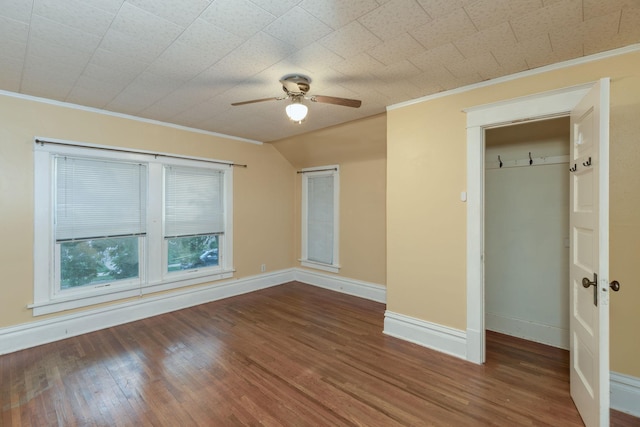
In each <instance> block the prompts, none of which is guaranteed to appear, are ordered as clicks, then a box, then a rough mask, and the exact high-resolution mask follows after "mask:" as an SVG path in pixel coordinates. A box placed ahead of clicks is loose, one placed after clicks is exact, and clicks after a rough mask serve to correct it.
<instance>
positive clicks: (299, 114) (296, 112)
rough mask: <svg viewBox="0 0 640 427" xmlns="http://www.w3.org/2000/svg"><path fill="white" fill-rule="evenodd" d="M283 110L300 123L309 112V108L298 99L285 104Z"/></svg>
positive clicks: (292, 119)
mask: <svg viewBox="0 0 640 427" xmlns="http://www.w3.org/2000/svg"><path fill="white" fill-rule="evenodd" d="M285 112H286V113H287V116H288V117H289V119H290V120H291V121H293V122H296V123H302V121H303V120H304V119H305V117H307V113H308V112H309V108H308V107H307V106H306V105H304V104H302V103H301V102H300V101H294V102H292V103H291V104H289V105H287V107H286V108H285Z"/></svg>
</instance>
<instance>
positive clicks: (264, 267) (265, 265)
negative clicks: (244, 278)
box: [260, 264, 267, 273]
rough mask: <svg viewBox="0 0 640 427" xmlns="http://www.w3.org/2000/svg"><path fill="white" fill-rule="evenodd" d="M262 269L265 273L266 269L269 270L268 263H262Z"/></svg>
mask: <svg viewBox="0 0 640 427" xmlns="http://www.w3.org/2000/svg"><path fill="white" fill-rule="evenodd" d="M260 271H262V272H263V273H264V272H265V271H267V264H262V265H261V266H260Z"/></svg>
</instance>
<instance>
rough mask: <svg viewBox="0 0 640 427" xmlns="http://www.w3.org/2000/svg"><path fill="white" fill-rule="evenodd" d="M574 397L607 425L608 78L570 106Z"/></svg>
mask: <svg viewBox="0 0 640 427" xmlns="http://www.w3.org/2000/svg"><path fill="white" fill-rule="evenodd" d="M569 166H570V168H571V171H570V176H571V184H570V197H571V200H570V206H571V208H570V209H571V213H570V220H569V221H570V229H571V259H570V264H571V265H570V283H571V290H570V297H569V298H570V305H571V309H570V351H571V353H570V358H571V374H570V376H571V397H572V398H573V400H574V402H575V404H576V407H577V408H578V411H579V412H580V415H581V416H582V419H583V421H584V423H585V425H586V426H587V427H591V426H608V425H609V282H608V280H609V279H608V276H609V211H608V197H609V79H602V80H600V82H599V83H598V84H596V85H595V86H594V87H593V89H591V90H590V91H589V93H588V94H587V95H586V96H585V97H584V98H583V99H582V101H580V102H579V103H578V105H577V106H576V107H575V109H574V110H573V111H572V112H571V156H570V165H569Z"/></svg>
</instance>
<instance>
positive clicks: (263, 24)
mask: <svg viewBox="0 0 640 427" xmlns="http://www.w3.org/2000/svg"><path fill="white" fill-rule="evenodd" d="M0 40H2V42H0V43H1V44H0V46H2V48H1V49H0V89H3V90H7V91H12V92H18V93H23V94H28V95H34V96H39V97H45V98H50V99H54V100H59V101H66V102H70V103H75V104H80V105H85V106H90V107H96V108H101V109H105V110H110V111H115V112H120V113H125V114H131V115H134V116H139V117H144V118H149V119H155V120H161V121H165V122H169V123H176V124H180V125H185V126H189V127H195V128H199V129H203V130H208V131H213V132H219V133H223V134H228V135H232V136H237V137H243V138H249V139H254V140H259V141H273V140H277V139H280V138H284V137H287V136H291V135H295V134H299V133H303V132H308V131H311V130H315V129H320V128H324V127H327V126H331V125H335V124H338V123H343V122H346V121H350V120H355V119H358V118H362V117H366V116H370V115H374V114H378V113H381V112H384V111H385V107H386V106H387V105H391V104H396V103H399V102H403V101H407V100H410V99H415V98H419V97H422V96H425V95H430V94H433V93H436V92H440V91H443V90H448V89H453V88H456V87H459V86H464V85H468V84H472V83H476V82H480V81H484V80H489V79H492V78H496V77H500V76H504V75H508V74H513V73H516V72H519V71H524V70H529V69H532V68H536V67H540V66H543V65H548V64H552V63H556V62H560V61H564V60H568V59H573V58H577V57H581V56H585V55H590V54H594V53H598V52H602V51H606V50H611V49H614V48H618V47H623V46H627V45H630V44H635V43H638V42H640V0H387V1H385V0H251V1H250V0H213V1H211V0H126V1H125V0H0ZM290 73H301V74H305V75H308V76H310V77H311V79H312V84H311V90H310V92H309V93H310V94H320V95H329V96H337V97H346V98H356V99H361V100H362V101H363V103H362V107H361V108H358V109H355V108H348V107H342V106H337V105H327V104H319V103H309V107H310V112H309V116H308V118H307V119H306V120H305V122H304V123H303V124H301V125H297V124H294V123H292V122H290V121H288V120H287V119H286V116H285V115H284V107H285V104H286V102H287V101H270V102H262V103H256V104H249V105H244V106H239V107H232V106H231V105H230V104H231V103H232V102H236V101H246V100H250V99H255V98H268V97H276V96H281V95H282V94H283V92H282V89H281V86H280V84H279V83H278V80H279V79H280V78H281V77H282V76H284V75H286V74H290Z"/></svg>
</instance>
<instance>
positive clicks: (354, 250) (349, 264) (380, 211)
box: [273, 114, 386, 285]
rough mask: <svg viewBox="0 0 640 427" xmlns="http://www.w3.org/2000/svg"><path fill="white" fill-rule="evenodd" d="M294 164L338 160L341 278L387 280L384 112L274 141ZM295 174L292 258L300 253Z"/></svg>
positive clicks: (330, 163)
mask: <svg viewBox="0 0 640 427" xmlns="http://www.w3.org/2000/svg"><path fill="white" fill-rule="evenodd" d="M273 145H274V147H275V148H276V149H277V150H279V151H280V152H281V153H282V154H283V156H285V157H286V158H287V159H288V160H289V161H290V162H291V163H292V164H293V165H294V166H295V168H296V169H298V170H300V169H302V168H306V167H314V166H323V165H333V164H338V165H340V265H341V266H342V267H341V269H340V273H339V274H338V275H339V276H341V277H345V278H349V279H357V280H363V281H366V282H370V283H375V284H379V285H385V284H386V232H385V228H386V214H385V206H386V117H385V115H384V114H383V115H378V116H374V117H370V118H367V119H363V120H358V121H354V122H350V123H346V124H344V125H340V126H334V127H331V128H327V129H323V130H320V131H316V132H311V133H308V134H304V135H299V136H296V137H292V138H287V139H283V140H280V141H277V142H275V143H273ZM300 185H301V178H300V177H299V176H297V177H296V188H295V194H294V197H295V202H294V205H295V206H294V209H295V214H294V215H295V231H294V240H293V242H292V244H293V246H294V248H295V250H294V254H293V262H294V263H295V264H296V265H299V263H298V261H297V260H298V258H300V253H301V250H300V215H301V212H300V207H301V200H300V196H301V188H300Z"/></svg>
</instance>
